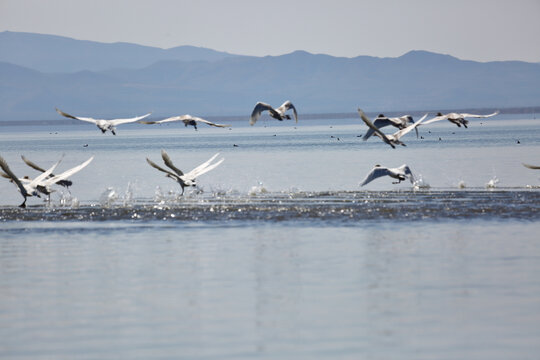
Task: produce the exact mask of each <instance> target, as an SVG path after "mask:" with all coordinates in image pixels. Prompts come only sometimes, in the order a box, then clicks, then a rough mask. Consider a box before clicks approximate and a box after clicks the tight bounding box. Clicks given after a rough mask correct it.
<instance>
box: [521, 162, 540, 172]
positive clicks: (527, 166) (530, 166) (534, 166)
mask: <svg viewBox="0 0 540 360" xmlns="http://www.w3.org/2000/svg"><path fill="white" fill-rule="evenodd" d="M521 164H522V165H523V166H525V167H526V168H529V169H533V170H540V166H539V165H530V164H525V163H521Z"/></svg>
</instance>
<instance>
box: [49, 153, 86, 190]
mask: <svg viewBox="0 0 540 360" xmlns="http://www.w3.org/2000/svg"><path fill="white" fill-rule="evenodd" d="M92 160H94V157H93V156H92V157H90V158H89V159H88V160H86V161H85V162H83V163H82V164H80V165H77V166H75V167H73V168H71V169H69V170H66V171H64V172H63V173H61V174H58V175H55V176H53V177H52V178H49V179H47V180H46V181H44V184H45V185H46V186H50V185H52V184H56V183H57V182H59V181H61V180H65V179H67V178H68V177H70V176H71V175H73V174H75V173H78V172H79V171H81V170H82V169H84V168H85V167H86V166H87V165H88V164H90V162H91V161H92Z"/></svg>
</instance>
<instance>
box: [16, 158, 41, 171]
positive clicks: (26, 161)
mask: <svg viewBox="0 0 540 360" xmlns="http://www.w3.org/2000/svg"><path fill="white" fill-rule="evenodd" d="M21 158H22V160H23V161H24V162H25V163H26V165H28V166H30V167H31V168H32V169H34V170H37V171H41V172H45V169H43V168H41V167H39V166H38V165H36V164H35V163H33V162H31V161H30V160H28V159H27V158H25V157H24V155H21Z"/></svg>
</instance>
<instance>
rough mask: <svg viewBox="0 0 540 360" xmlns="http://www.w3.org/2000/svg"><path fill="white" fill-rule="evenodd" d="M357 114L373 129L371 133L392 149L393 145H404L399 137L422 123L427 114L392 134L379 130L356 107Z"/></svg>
mask: <svg viewBox="0 0 540 360" xmlns="http://www.w3.org/2000/svg"><path fill="white" fill-rule="evenodd" d="M358 114H359V115H360V118H361V119H362V120H363V121H364V123H366V125H367V126H368V127H369V128H370V129H371V130H373V133H375V135H377V136H378V137H380V138H381V139H382V140H383V141H384V142H385V143H387V144H388V145H390V146H391V147H392V148H393V149H395V148H396V146H395V145H402V146H406V145H405V143H403V142H402V141H401V140H400V138H401V137H402V136H403V135H405V134H407V133H409V132H410V131H411V130H413V129H416V127H417V126H418V125H420V124H421V123H422V121H424V119H425V118H426V117H427V114H426V115H424V116H423V117H422V118H421V119H420V120H418V121H417V122H415V123H414V124H412V125H409V126H407V127H406V128H403V129H401V130H398V131H396V132H395V133H394V134H392V135H388V134H385V133H383V132H382V131H381V130H379V128H378V127H376V126H375V125H374V124H373V123H372V122H371V120H370V119H369V118H368V117H367V116H366V114H364V112H363V111H362V109H360V108H358Z"/></svg>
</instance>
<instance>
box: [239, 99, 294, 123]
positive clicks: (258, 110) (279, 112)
mask: <svg viewBox="0 0 540 360" xmlns="http://www.w3.org/2000/svg"><path fill="white" fill-rule="evenodd" d="M289 109H292V111H293V115H294V120H295V121H296V122H297V123H298V114H297V113H296V108H295V107H294V105H293V104H292V103H291V102H290V101H289V100H287V101H285V102H284V103H283V104H281V106H280V107H278V108H277V109H274V108H273V107H272V106H270V105H268V104H266V103H263V102H258V103H257V104H255V108H254V109H253V111H252V112H251V118H250V120H249V124H250V125H254V124H255V123H256V122H257V120H259V117H261V114H262V112H263V111H266V110H268V112H269V113H270V116H271V117H273V118H274V119H277V120H279V121H283V119H287V120H290V119H291V116H290V115H287V114H285V112H286V111H287V110H289Z"/></svg>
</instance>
